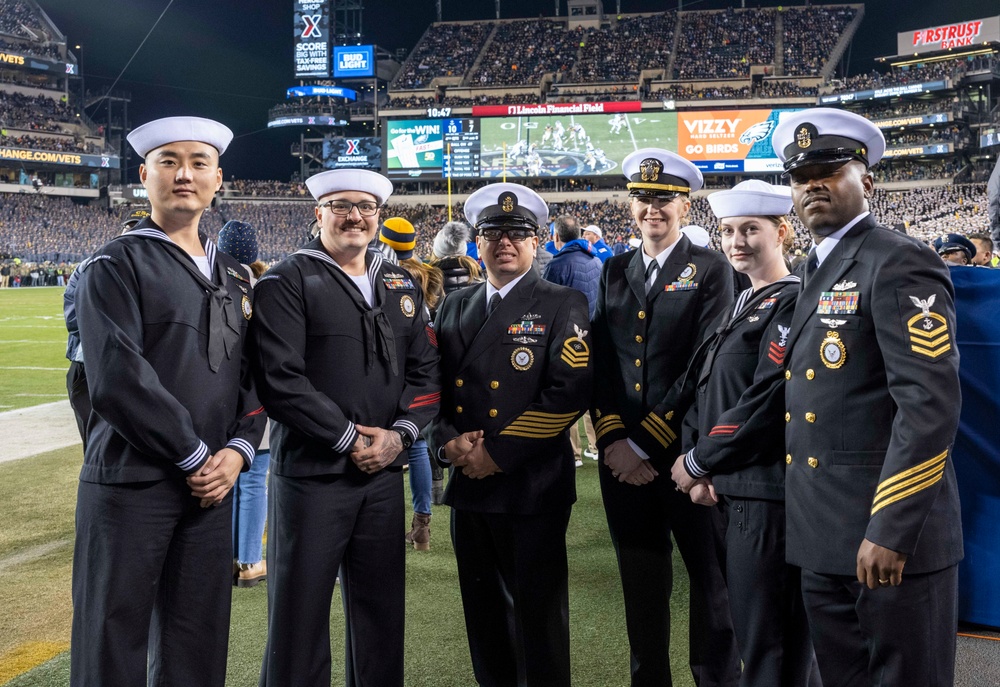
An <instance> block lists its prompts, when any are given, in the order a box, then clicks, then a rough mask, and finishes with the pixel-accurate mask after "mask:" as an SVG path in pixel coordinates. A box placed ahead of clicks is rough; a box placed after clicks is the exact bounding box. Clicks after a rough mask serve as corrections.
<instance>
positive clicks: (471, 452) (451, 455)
mask: <svg viewBox="0 0 1000 687" xmlns="http://www.w3.org/2000/svg"><path fill="white" fill-rule="evenodd" d="M444 457H445V458H447V459H448V461H449V462H450V463H451V464H452V465H454V466H455V467H456V468H461V469H462V474H463V475H465V476H466V477H469V478H471V479H483V478H484V477H489V476H490V475H493V474H495V473H498V472H503V470H501V469H500V466H499V465H497V464H496V463H495V462H494V461H493V457H492V456H491V455H490V452H489V451H487V450H486V442H485V440H484V439H483V430H481V429H477V430H476V431H474V432H465V433H464V434H459V435H458V436H457V437H455V438H454V439H452V440H451V441H449V442H448V443H447V444H445V445H444Z"/></svg>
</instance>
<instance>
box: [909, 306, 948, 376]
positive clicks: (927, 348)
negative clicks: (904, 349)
mask: <svg viewBox="0 0 1000 687" xmlns="http://www.w3.org/2000/svg"><path fill="white" fill-rule="evenodd" d="M935 300H937V294H933V293H932V294H931V295H930V296H928V297H927V298H918V297H917V296H910V301H911V302H912V303H913V305H915V306H917V307H918V308H920V313H919V314H917V315H914V316H913V317H911V318H910V319H908V320H907V321H906V331H907V333H908V334H909V335H910V350H911V351H912V352H913V353H916V354H917V355H921V356H925V357H927V358H930V359H932V360H935V359H937V358H938V357H940V356H942V355H944V354H945V353H947V352H948V351H950V350H951V334H950V333H949V332H948V320H946V319H945V317H944V315H940V314H938V313H936V312H931V307H932V306H933V305H934V301H935Z"/></svg>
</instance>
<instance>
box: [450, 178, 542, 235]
mask: <svg viewBox="0 0 1000 687" xmlns="http://www.w3.org/2000/svg"><path fill="white" fill-rule="evenodd" d="M465 218H466V219H467V220H469V224H471V225H472V226H473V227H474V228H475V232H476V233H477V234H478V233H479V232H480V231H481V230H482V229H489V228H490V227H499V226H509V227H522V228H525V229H534V230H535V231H538V228H539V227H544V226H545V225H546V224H548V221H549V206H548V205H547V204H546V203H545V200H544V199H543V198H542V197H541V196H540V195H538V194H537V193H535V192H534V191H532V190H531V189H530V188H527V187H526V186H521V185H520V184H508V183H502V184H489V185H488V186H483V187H482V188H481V189H479V190H478V191H476V192H475V193H473V194H472V195H470V196H469V198H468V199H467V200H466V201H465Z"/></svg>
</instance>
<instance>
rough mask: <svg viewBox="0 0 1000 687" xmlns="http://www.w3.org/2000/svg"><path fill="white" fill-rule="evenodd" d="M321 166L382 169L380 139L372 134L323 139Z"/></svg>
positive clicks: (329, 167) (328, 167)
mask: <svg viewBox="0 0 1000 687" xmlns="http://www.w3.org/2000/svg"><path fill="white" fill-rule="evenodd" d="M323 166H324V167H326V168H327V169H351V168H353V169H374V170H376V171H377V170H380V169H382V141H381V139H379V138H376V137H374V136H361V137H358V138H344V137H342V136H327V137H326V138H324V139H323Z"/></svg>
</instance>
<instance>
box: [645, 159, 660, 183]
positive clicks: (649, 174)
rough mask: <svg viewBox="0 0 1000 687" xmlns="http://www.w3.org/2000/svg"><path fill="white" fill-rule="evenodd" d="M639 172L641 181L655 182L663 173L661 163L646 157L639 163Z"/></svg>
mask: <svg viewBox="0 0 1000 687" xmlns="http://www.w3.org/2000/svg"><path fill="white" fill-rule="evenodd" d="M639 171H640V172H641V173H642V180H643V181H656V180H657V179H659V178H660V172H662V171H663V163H661V162H660V161H659V160H657V159H656V158H652V157H647V158H646V159H645V160H643V161H642V162H640V163H639Z"/></svg>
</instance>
